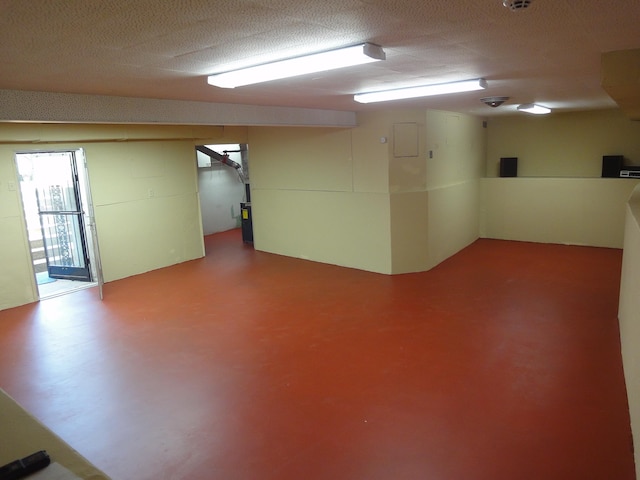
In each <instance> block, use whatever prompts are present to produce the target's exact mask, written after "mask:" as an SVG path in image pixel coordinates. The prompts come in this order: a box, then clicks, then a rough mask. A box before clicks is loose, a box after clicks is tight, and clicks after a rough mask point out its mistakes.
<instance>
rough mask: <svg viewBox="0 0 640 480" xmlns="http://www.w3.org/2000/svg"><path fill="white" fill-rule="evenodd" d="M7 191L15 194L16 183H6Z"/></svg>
mask: <svg viewBox="0 0 640 480" xmlns="http://www.w3.org/2000/svg"><path fill="white" fill-rule="evenodd" d="M7 190H9V191H10V192H15V190H16V182H7Z"/></svg>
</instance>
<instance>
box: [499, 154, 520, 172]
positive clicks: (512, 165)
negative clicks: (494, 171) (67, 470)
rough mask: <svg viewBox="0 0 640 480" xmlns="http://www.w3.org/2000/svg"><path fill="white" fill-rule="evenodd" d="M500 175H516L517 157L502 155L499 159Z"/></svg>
mask: <svg viewBox="0 0 640 480" xmlns="http://www.w3.org/2000/svg"><path fill="white" fill-rule="evenodd" d="M500 176H501V177H517V176H518V157H502V158H501V159H500Z"/></svg>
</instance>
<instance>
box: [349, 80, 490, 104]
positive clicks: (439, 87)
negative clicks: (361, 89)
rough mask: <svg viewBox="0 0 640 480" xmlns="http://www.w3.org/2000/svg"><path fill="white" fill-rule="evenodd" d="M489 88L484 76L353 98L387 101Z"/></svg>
mask: <svg viewBox="0 0 640 480" xmlns="http://www.w3.org/2000/svg"><path fill="white" fill-rule="evenodd" d="M483 88H487V81H486V80H485V79H484V78H477V79H475V80H465V81H462V82H453V83H440V84H436V85H422V86H420V87H408V88H398V89H395V90H384V91H381V92H370V93H358V94H356V95H354V97H353V99H354V100H355V101H356V102H360V103H370V102H386V101H388V100H401V99H404V98H416V97H428V96H430V95H444V94H445V93H460V92H471V91H473V90H481V89H483Z"/></svg>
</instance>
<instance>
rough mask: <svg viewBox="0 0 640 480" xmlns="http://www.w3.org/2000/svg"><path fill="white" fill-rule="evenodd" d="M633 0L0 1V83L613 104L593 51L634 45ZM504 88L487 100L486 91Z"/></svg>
mask: <svg viewBox="0 0 640 480" xmlns="http://www.w3.org/2000/svg"><path fill="white" fill-rule="evenodd" d="M639 25H640V1H639V0H617V1H616V2H604V1H602V0H533V2H532V4H531V7H530V8H528V9H526V10H521V11H518V12H512V11H510V10H509V9H507V8H505V7H503V6H502V0H424V1H417V0H322V1H318V0H209V1H205V0H171V1H169V0H100V1H87V0H64V1H62V0H57V1H54V0H30V1H25V0H0V89H13V90H32V91H50V92H66V93H84V94H100V95H117V96H126V97H144V98H162V99H179V100H196V101H205V102H217V103H242V104H253V105H278V106H298V107H308V108H322V109H336V110H356V111H357V110H367V109H369V110H370V109H378V108H380V106H381V105H383V106H384V107H387V106H397V107H405V106H412V105H418V106H425V107H428V108H439V109H447V110H452V111H460V112H467V113H472V114H477V115H492V114H501V113H509V112H513V111H514V110H515V108H516V105H517V104H520V103H531V102H536V103H540V104H543V105H546V106H549V107H551V108H555V109H558V110H580V109H597V108H608V107H614V106H615V105H616V104H615V102H614V101H613V100H612V99H611V98H610V97H609V96H608V95H607V93H606V92H605V91H604V89H603V88H602V87H601V76H602V72H601V56H602V54H603V53H605V52H610V51H613V50H624V49H634V48H638V47H640V29H639ZM360 42H372V43H376V44H378V45H381V46H382V47H383V48H384V50H385V52H386V54H387V60H386V61H384V62H377V63H373V64H369V65H364V66H359V67H352V68H347V69H343V70H339V71H333V72H326V73H321V74H313V75H308V76H303V77H298V78H295V79H288V80H279V81H274V82H270V83H265V84H258V85H249V86H245V87H239V88H236V89H232V90H230V89H220V88H216V87H212V86H210V85H208V84H207V82H206V76H207V75H208V74H211V73H216V72H219V71H224V70H228V69H229V68H230V67H237V66H242V65H248V64H252V63H263V62H265V61H268V60H272V59H277V58H283V57H289V56H293V55H298V54H303V53H312V52H316V51H322V50H327V49H331V48H335V47H339V46H344V45H351V44H355V43H360ZM479 77H483V78H485V79H486V80H487V82H488V85H489V87H488V89H487V90H485V91H481V92H480V93H478V92H471V93H465V94H456V95H445V96H439V97H430V98H425V99H420V100H405V101H401V102H393V103H388V102H387V103H385V104H377V105H375V104H370V105H361V104H358V103H356V102H354V101H353V94H354V93H357V92H361V91H374V90H380V89H386V88H395V87H405V86H413V85H418V84H426V83H442V82H447V81H455V80H465V79H472V78H479ZM494 95H499V96H509V97H511V99H510V100H509V101H507V102H506V103H505V104H504V105H503V106H501V107H499V108H496V109H493V108H491V107H488V106H485V105H484V104H482V103H481V102H480V100H479V99H480V98H481V97H484V96H494Z"/></svg>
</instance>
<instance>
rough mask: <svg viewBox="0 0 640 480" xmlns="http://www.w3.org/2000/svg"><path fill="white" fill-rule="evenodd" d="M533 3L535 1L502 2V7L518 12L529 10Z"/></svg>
mask: <svg viewBox="0 0 640 480" xmlns="http://www.w3.org/2000/svg"><path fill="white" fill-rule="evenodd" d="M532 1H533V0H502V5H504V6H505V7H507V8H508V9H509V10H511V11H512V12H517V11H519V10H524V9H525V8H529V6H530V5H531V2H532Z"/></svg>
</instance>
